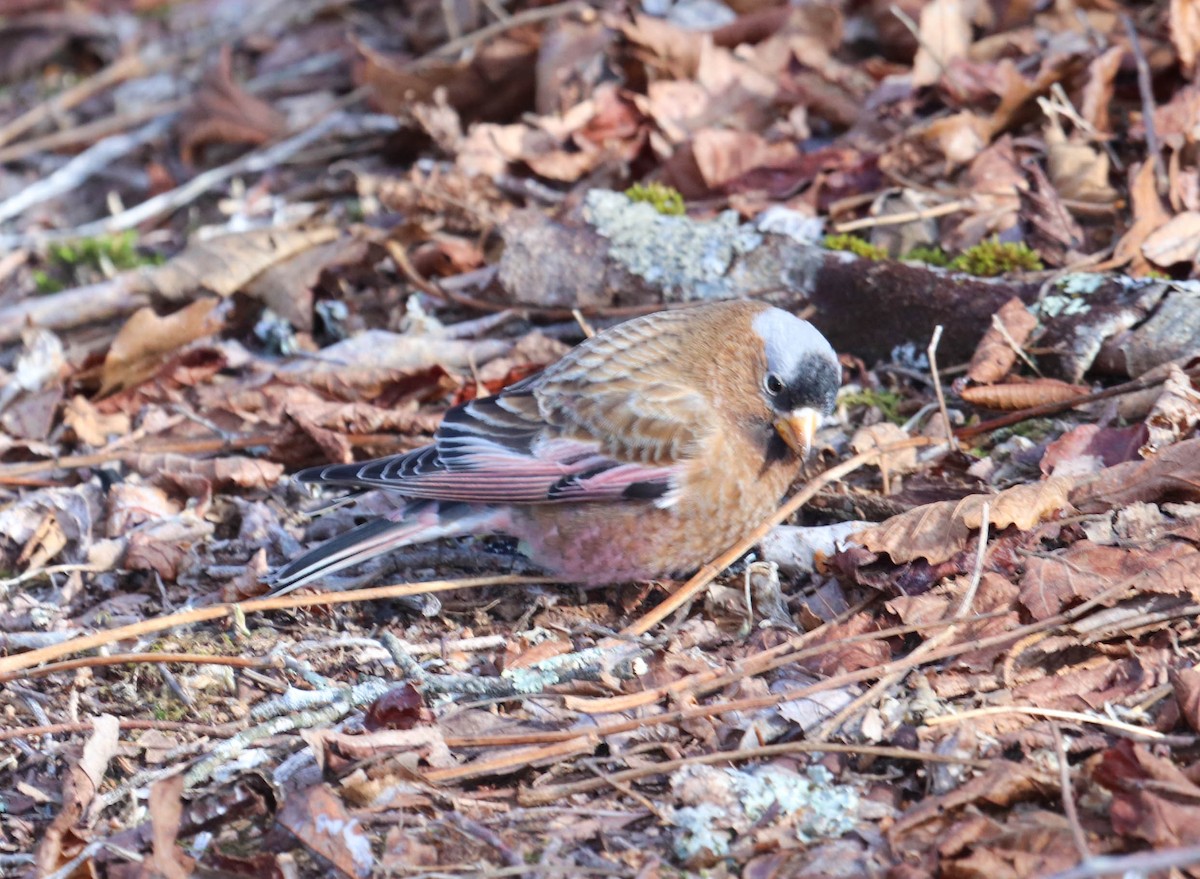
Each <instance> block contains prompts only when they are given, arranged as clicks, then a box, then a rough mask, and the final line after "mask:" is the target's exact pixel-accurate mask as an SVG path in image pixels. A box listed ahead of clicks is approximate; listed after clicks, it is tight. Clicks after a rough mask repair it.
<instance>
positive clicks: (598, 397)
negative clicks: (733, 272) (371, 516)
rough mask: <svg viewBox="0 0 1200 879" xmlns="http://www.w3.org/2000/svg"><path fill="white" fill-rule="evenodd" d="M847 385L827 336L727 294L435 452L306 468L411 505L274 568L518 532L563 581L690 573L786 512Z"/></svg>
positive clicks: (441, 432)
mask: <svg viewBox="0 0 1200 879" xmlns="http://www.w3.org/2000/svg"><path fill="white" fill-rule="evenodd" d="M840 379H841V370H840V368H839V366H838V361H837V357H836V355H835V354H834V352H833V349H832V348H831V347H830V345H829V343H828V342H827V341H826V340H825V338H824V336H822V335H821V334H820V333H819V332H818V331H817V330H816V328H814V327H813V326H812V325H811V324H809V323H807V322H806V321H803V320H801V319H800V318H798V317H795V316H794V315H792V314H789V313H788V312H786V311H783V310H781V309H778V308H773V307H771V306H768V305H765V304H762V303H758V302H744V301H738V302H718V303H712V304H707V305H699V306H695V307H691V308H685V309H679V310H676V311H664V312H659V313H657V314H651V315H647V316H645V317H639V318H635V319H634V320H630V321H628V322H626V323H622V324H618V325H617V326H614V327H612V328H611V329H608V330H605V331H604V332H602V333H600V334H599V335H597V336H595V337H594V338H591V339H588V340H587V341H585V342H584V343H583V344H581V345H580V346H579V347H578V348H575V349H574V350H573V351H571V352H570V353H569V354H567V356H565V357H564V358H563V359H562V360H560V361H559V362H558V363H555V364H554V365H553V366H550V367H549V368H547V369H546V370H545V371H543V372H541V373H539V374H538V375H535V376H531V377H530V378H527V379H525V380H524V381H521V382H518V383H517V384H514V385H512V386H510V387H507V388H505V389H504V390H502V391H501V392H500V393H499V394H497V395H496V396H494V397H488V398H486V399H479V400H472V401H471V402H469V403H464V404H462V405H461V406H455V407H454V408H452V409H450V410H449V411H448V412H447V413H446V416H445V418H444V420H443V421H442V424H441V426H440V427H438V429H437V432H436V433H435V434H434V441H433V444H432V445H428V446H425V447H423V448H420V449H416V450H414V451H411V452H408V453H406V454H402V455H394V456H391V457H387V458H379V459H376V460H373V461H366V462H363V463H359V464H333V465H329V466H325V467H315V468H311V469H309V470H304V471H302V472H301V473H300V474H298V476H297V478H298V479H300V480H301V481H303V482H312V483H317V484H321V485H334V486H342V487H346V488H352V489H368V488H373V489H383V490H385V491H389V492H394V493H395V494H396V495H398V496H400V497H402V498H404V499H405V500H406V504H405V505H404V506H403V507H402V508H400V509H398V510H397V511H396V512H395V513H393V514H390V515H389V516H388V517H386V518H381V519H376V520H374V521H371V522H368V523H366V524H365V525H361V526H359V527H357V528H355V529H353V530H351V531H349V532H347V533H346V534H343V535H341V536H340V537H336V538H334V539H332V540H330V541H328V542H326V543H324V544H322V545H320V546H318V547H316V548H315V549H313V550H311V551H309V552H307V553H305V554H304V555H302V556H301V557H300V558H298V559H296V560H295V561H293V562H290V563H288V564H286V565H284V566H283V567H282V568H280V569H279V570H278V571H276V572H275V573H274V574H273V575H272V577H271V578H270V579H271V583H272V585H273V587H274V590H275V592H276V593H277V594H278V593H283V592H288V591H291V590H292V589H295V588H297V587H299V586H303V585H305V584H307V583H311V582H312V581H313V580H316V579H317V578H319V577H322V576H324V575H325V574H329V573H332V572H333V571H337V570H340V569H342V568H345V567H348V566H349V565H353V564H356V563H358V562H361V561H364V560H366V559H368V558H371V557H372V556H375V555H378V554H380V553H384V552H389V551H391V550H394V549H397V548H399V547H403V546H409V545H411V544H415V543H424V542H426V541H430V540H436V539H438V538H442V537H455V536H460V535H464V534H504V535H509V536H511V537H515V538H518V539H519V541H520V548H521V551H522V552H524V553H525V554H526V555H528V556H529V558H530V559H531V560H532V561H534V562H535V563H537V564H538V565H540V566H541V567H543V568H545V569H546V571H548V572H549V573H551V574H554V575H557V576H559V577H561V578H562V579H563V580H564V581H569V582H580V583H587V584H599V583H611V582H621V581H627V580H643V579H651V578H655V577H665V576H672V575H677V574H681V573H684V572H686V571H688V570H690V569H694V568H696V567H699V566H700V565H701V564H703V563H704V562H706V561H708V560H710V559H711V558H713V557H714V556H715V555H717V554H718V553H719V552H721V551H722V550H724V549H726V548H728V547H729V546H730V545H732V544H733V542H734V541H735V540H737V539H738V537H739V536H741V535H742V534H743V533H745V532H746V531H747V530H748V529H750V528H752V527H753V526H754V525H755V524H757V523H758V522H760V521H761V520H762V519H763V518H765V517H766V516H767V515H768V514H769V513H770V512H771V511H772V510H773V509H774V508H775V506H776V504H777V503H778V502H779V500H780V497H781V496H782V494H783V493H784V491H786V489H787V487H788V485H789V484H790V483H791V481H792V479H793V478H794V477H795V475H796V473H797V470H798V468H799V465H800V462H801V461H802V460H803V458H804V456H805V455H806V454H807V452H808V448H809V445H810V443H811V441H812V436H813V433H814V431H815V430H816V429H817V426H818V425H819V423H820V421H821V418H822V416H823V415H827V414H828V413H830V412H831V411H832V410H833V406H834V398H835V396H836V394H837V389H838V385H839V383H840Z"/></svg>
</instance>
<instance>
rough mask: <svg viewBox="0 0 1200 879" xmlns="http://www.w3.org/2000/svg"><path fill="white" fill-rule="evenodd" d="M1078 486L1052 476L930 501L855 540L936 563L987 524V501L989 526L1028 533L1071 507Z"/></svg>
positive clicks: (902, 558)
mask: <svg viewBox="0 0 1200 879" xmlns="http://www.w3.org/2000/svg"><path fill="white" fill-rule="evenodd" d="M1074 485H1075V480H1073V479H1067V478H1062V477H1051V478H1050V479H1046V480H1043V481H1041V482H1033V483H1030V484H1028V485H1017V486H1014V487H1013V488H1009V489H1005V490H1004V491H1002V492H1000V493H999V494H995V495H984V494H973V495H970V496H968V497H965V498H963V499H962V500H959V501H939V502H938V503H933V504H925V505H923V506H920V507H916V508H914V509H911V510H909V511H908V512H905V513H901V514H900V515H898V516H893V517H892V518H890V519H888V520H887V521H886V522H881V523H880V524H878V525H876V526H875V527H873V528H868V529H866V530H865V531H860V532H859V533H858V534H855V535H854V536H853V538H852V539H853V540H856V541H857V542H859V543H861V544H862V545H863V546H865V547H866V548H867V549H869V550H871V552H882V553H887V554H888V556H890V557H891V559H892V561H893V562H896V563H898V564H900V563H904V562H911V561H913V560H915V559H925V560H926V561H928V562H929V563H930V564H935V565H936V564H939V563H940V562H944V561H946V560H948V559H950V558H951V557H952V556H954V555H955V554H956V553H958V552H961V551H962V549H963V548H964V547H965V546H966V544H967V539H968V538H969V537H970V534H971V532H972V531H975V530H977V529H979V528H980V526H981V525H982V524H983V505H984V504H985V503H986V504H987V505H988V507H989V513H988V522H989V527H990V528H993V529H996V530H1001V529H1004V528H1008V527H1010V526H1015V527H1017V528H1018V529H1020V530H1021V531H1028V530H1029V529H1030V528H1032V527H1033V526H1034V525H1037V524H1038V523H1039V522H1041V521H1043V520H1044V519H1047V518H1049V517H1050V516H1052V515H1054V514H1055V513H1057V512H1059V511H1060V510H1065V509H1067V508H1068V507H1069V506H1070V504H1069V503H1068V500H1067V495H1068V493H1069V492H1070V490H1071V488H1072V487H1073V486H1074Z"/></svg>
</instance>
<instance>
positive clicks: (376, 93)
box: [349, 29, 538, 121]
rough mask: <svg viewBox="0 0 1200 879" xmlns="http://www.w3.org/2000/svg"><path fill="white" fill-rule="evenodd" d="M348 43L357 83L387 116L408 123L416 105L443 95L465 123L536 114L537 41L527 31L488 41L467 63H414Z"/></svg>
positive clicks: (358, 42) (355, 42) (441, 60)
mask: <svg viewBox="0 0 1200 879" xmlns="http://www.w3.org/2000/svg"><path fill="white" fill-rule="evenodd" d="M349 40H350V43H351V45H352V46H353V47H354V49H355V50H356V51H357V53H358V57H357V58H356V59H355V64H354V80H355V83H356V84H357V85H360V86H369V87H370V91H371V99H372V101H373V102H374V103H375V104H376V105H377V106H378V107H379V108H380V109H381V110H383V112H385V113H391V114H393V115H395V116H400V117H405V116H407V115H408V113H409V108H410V107H411V106H412V104H414V103H417V104H429V103H433V101H434V93H435V92H436V91H438V90H439V89H445V100H446V103H448V104H449V105H450V106H451V107H453V108H454V109H455V110H456V111H458V113H459V114H460V115H461V116H462V118H463V119H464V121H472V120H500V119H513V118H517V117H519V116H520V114H521V113H522V112H525V111H528V110H532V109H533V107H532V98H533V95H534V90H535V88H536V87H537V82H536V75H535V74H536V70H537V52H538V37H537V35H536V34H534V33H531V32H530V31H529V30H524V31H521V30H518V29H513V30H510V31H507V32H505V33H503V34H501V35H499V36H494V37H492V38H491V39H488V40H485V41H483V42H482V43H480V44H479V46H478V47H477V48H476V51H474V52H472V53H470V57H469V58H468V59H467V60H465V61H463V60H459V58H457V57H437V56H435V55H430V56H426V57H424V58H421V59H418V60H414V59H412V58H409V57H405V56H403V55H389V54H386V53H384V52H380V51H377V50H376V49H373V48H372V47H370V46H369V45H367V44H366V42H364V41H363V40H359V39H356V38H354V37H350V38H349Z"/></svg>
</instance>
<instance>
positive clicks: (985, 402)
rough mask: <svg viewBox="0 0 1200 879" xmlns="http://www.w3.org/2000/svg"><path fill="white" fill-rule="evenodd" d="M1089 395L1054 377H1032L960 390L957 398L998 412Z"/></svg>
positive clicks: (1084, 388) (1081, 386) (1080, 387)
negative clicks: (1019, 380)
mask: <svg viewBox="0 0 1200 879" xmlns="http://www.w3.org/2000/svg"><path fill="white" fill-rule="evenodd" d="M1089 393H1091V391H1090V389H1089V388H1087V387H1085V386H1083V385H1073V384H1069V383H1068V382H1064V381H1059V380H1058V379H1056V378H1035V379H1031V380H1029V381H1024V382H1011V383H1009V384H1003V385H983V386H980V387H977V388H963V389H962V390H961V391H959V396H960V397H962V398H963V400H965V401H966V402H968V403H970V404H971V405H972V406H982V407H984V408H985V409H997V410H999V411H1002V412H1010V411H1015V410H1017V409H1028V408H1030V407H1032V406H1041V405H1044V404H1046V403H1063V402H1066V401H1068V400H1076V399H1078V398H1079V397H1085V396H1087V395H1088V394H1089Z"/></svg>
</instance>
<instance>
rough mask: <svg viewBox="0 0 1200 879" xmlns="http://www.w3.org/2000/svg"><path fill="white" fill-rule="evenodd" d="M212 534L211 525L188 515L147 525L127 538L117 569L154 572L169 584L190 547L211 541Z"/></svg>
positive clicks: (189, 551)
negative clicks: (120, 566)
mask: <svg viewBox="0 0 1200 879" xmlns="http://www.w3.org/2000/svg"><path fill="white" fill-rule="evenodd" d="M214 530H215V526H214V525H213V523H211V522H207V521H204V520H202V519H198V518H196V516H195V515H193V514H191V512H189V511H185V512H183V513H182V514H180V515H178V516H175V517H174V518H171V519H160V520H159V521H157V522H153V523H148V524H147V525H145V526H143V527H142V528H140V529H138V530H137V531H135V532H134V533H133V534H131V535H129V544H128V546H127V547H126V549H125V558H124V559H123V560H122V563H121V565H122V567H124V568H125V570H127V571H154V572H156V573H157V574H158V575H159V576H160V577H162V578H163V580H165V581H167V582H168V583H173V582H174V581H175V578H176V577H177V576H178V575H179V571H180V568H181V567H182V566H183V563H184V562H185V561H186V560H187V559H188V555H189V554H190V553H191V549H192V547H193V546H194V545H196V544H197V543H202V542H203V541H205V540H207V539H209V538H210V537H212V534H213V531H214Z"/></svg>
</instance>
